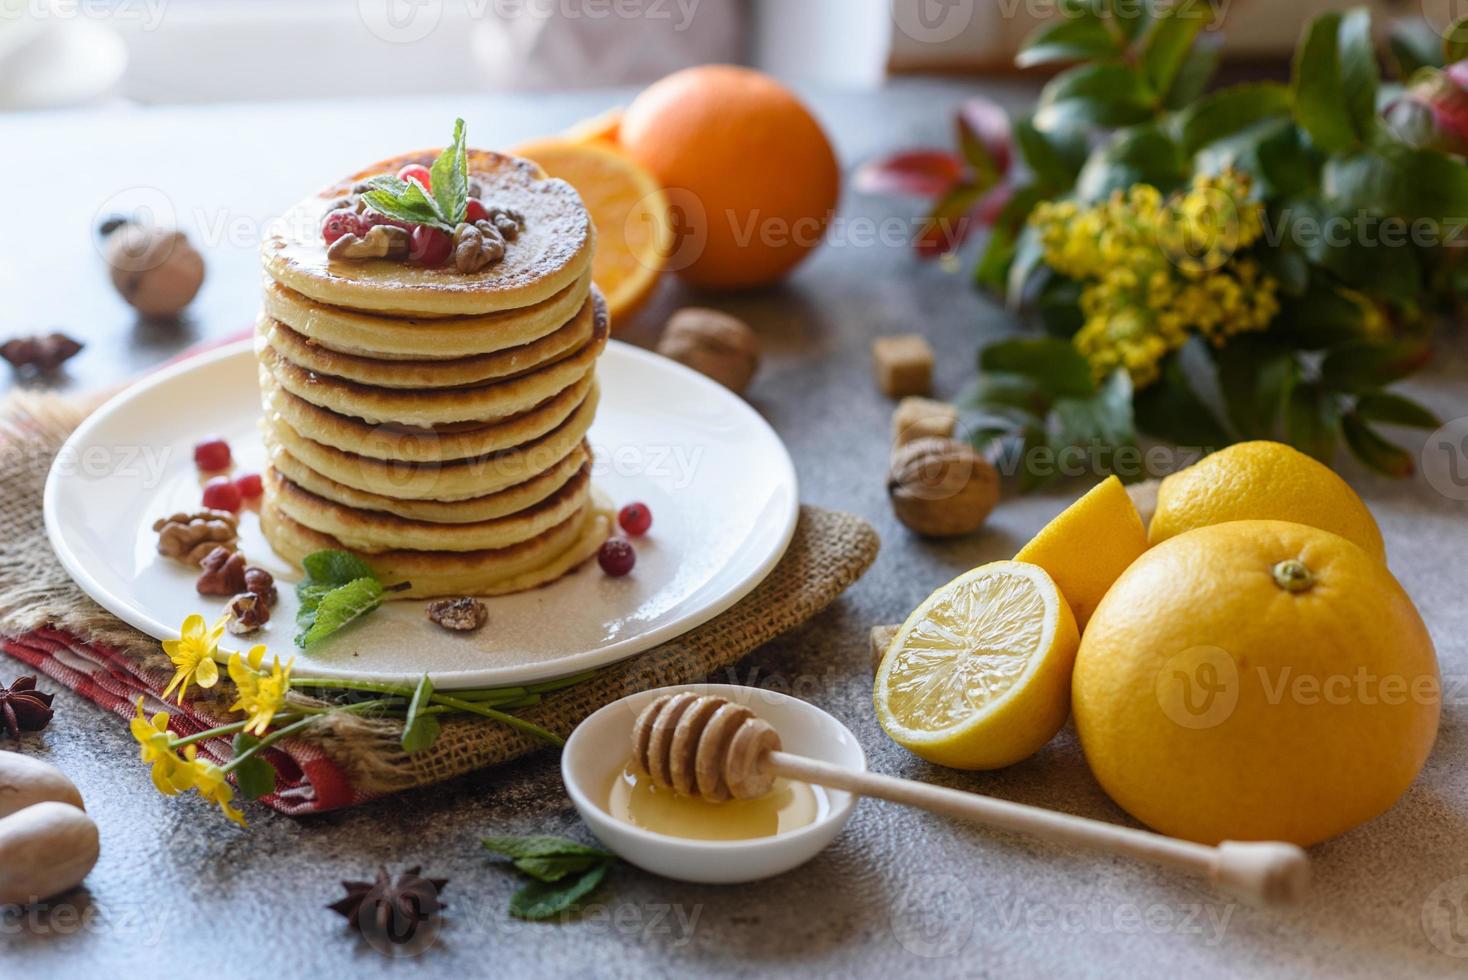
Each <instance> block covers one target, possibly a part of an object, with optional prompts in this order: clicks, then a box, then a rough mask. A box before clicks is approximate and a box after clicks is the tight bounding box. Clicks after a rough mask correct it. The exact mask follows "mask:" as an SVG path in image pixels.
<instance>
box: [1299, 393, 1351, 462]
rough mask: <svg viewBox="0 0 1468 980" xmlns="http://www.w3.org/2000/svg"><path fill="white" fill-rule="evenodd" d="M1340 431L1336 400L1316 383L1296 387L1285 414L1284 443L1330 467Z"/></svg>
mask: <svg viewBox="0 0 1468 980" xmlns="http://www.w3.org/2000/svg"><path fill="white" fill-rule="evenodd" d="M1339 429H1340V412H1339V409H1338V408H1337V405H1336V401H1335V397H1334V396H1333V395H1331V394H1330V393H1329V392H1327V391H1325V390H1324V389H1323V388H1321V387H1320V385H1318V384H1314V383H1302V384H1298V385H1296V386H1295V388H1294V390H1293V391H1291V392H1290V398H1289V403H1288V406H1287V408H1286V411H1285V441H1286V442H1288V443H1289V444H1290V445H1292V446H1294V447H1295V448H1296V449H1298V450H1300V452H1302V453H1305V454H1306V455H1309V456H1313V457H1315V458H1316V459H1318V460H1320V461H1321V462H1322V463H1325V464H1326V465H1327V466H1329V465H1330V462H1331V460H1332V459H1334V458H1335V447H1336V433H1337V432H1338V431H1339Z"/></svg>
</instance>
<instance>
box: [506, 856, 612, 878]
mask: <svg viewBox="0 0 1468 980" xmlns="http://www.w3.org/2000/svg"><path fill="white" fill-rule="evenodd" d="M605 862H606V858H601V857H586V856H577V855H574V854H556V855H553V856H551V857H523V858H516V859H515V870H517V871H520V872H523V873H524V874H527V875H529V876H530V877H532V878H535V879H537V880H538V881H560V880H561V879H562V878H564V877H566V876H567V875H568V874H572V873H574V872H577V871H585V870H586V869H587V868H589V867H591V866H592V865H594V864H603V863H605Z"/></svg>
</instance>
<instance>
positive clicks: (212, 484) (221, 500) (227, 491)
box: [204, 476, 242, 513]
mask: <svg viewBox="0 0 1468 980" xmlns="http://www.w3.org/2000/svg"><path fill="white" fill-rule="evenodd" d="M241 503H242V500H241V498H240V488H239V487H237V486H235V485H234V481H233V480H231V479H230V478H229V477H227V476H216V477H215V478H214V479H212V480H210V481H209V482H208V483H206V484H204V506H205V507H208V508H209V509H210V510H227V511H230V512H231V513H233V512H235V511H238V510H239V509H240V504H241Z"/></svg>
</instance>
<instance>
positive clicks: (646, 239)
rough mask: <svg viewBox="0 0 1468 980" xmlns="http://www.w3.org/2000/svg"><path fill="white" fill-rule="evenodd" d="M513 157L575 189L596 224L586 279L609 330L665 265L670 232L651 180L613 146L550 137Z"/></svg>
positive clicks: (663, 201) (664, 201) (663, 200)
mask: <svg viewBox="0 0 1468 980" xmlns="http://www.w3.org/2000/svg"><path fill="white" fill-rule="evenodd" d="M512 152H514V153H515V154H516V155H517V156H522V157H525V158H526V159H529V160H533V161H535V162H536V163H538V164H540V166H541V168H542V169H544V170H545V172H546V173H548V174H550V175H551V176H552V177H559V178H561V179H562V180H564V181H566V182H567V183H569V184H570V185H571V186H572V187H574V188H576V190H577V191H578V192H580V194H581V198H582V200H584V201H585V202H586V208H587V210H588V211H590V212H591V218H592V220H593V221H594V222H596V232H597V240H596V259H595V261H594V262H593V264H592V267H591V270H592V271H591V275H592V278H593V279H594V280H595V281H596V284H597V285H598V286H600V287H601V291H602V293H603V294H604V295H605V296H606V298H607V306H608V307H609V308H610V311H611V314H612V328H613V329H614V330H615V329H616V327H617V325H618V324H619V322H621V321H622V320H623V319H624V318H626V317H628V316H630V315H631V314H632V313H634V312H636V310H637V309H638V308H639V307H640V306H641V305H642V304H643V303H644V302H646V301H647V299H648V297H649V296H651V295H652V292H653V289H654V288H656V286H657V284H658V280H659V277H660V276H661V275H662V272H663V269H664V268H665V267H666V265H667V262H668V255H669V252H670V250H671V247H672V242H673V226H672V220H671V217H670V214H669V207H668V197H667V195H666V194H664V193H663V189H662V187H661V186H660V185H659V184H658V182H657V179H656V178H654V177H653V175H652V174H650V173H648V172H647V171H646V170H644V169H643V168H642V167H641V166H639V165H638V164H636V163H634V162H633V161H632V160H630V159H628V158H627V157H626V156H625V155H623V154H622V153H621V152H619V151H618V150H617V149H616V148H615V147H614V146H612V145H610V144H608V143H605V142H601V141H595V142H589V143H588V142H575V141H573V140H569V139H566V138H564V137H551V138H548V139H543V140H536V141H534V142H531V143H526V144H523V145H522V146H520V147H518V148H517V149H515V150H514V151H512Z"/></svg>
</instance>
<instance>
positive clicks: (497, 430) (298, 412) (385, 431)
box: [260, 368, 599, 499]
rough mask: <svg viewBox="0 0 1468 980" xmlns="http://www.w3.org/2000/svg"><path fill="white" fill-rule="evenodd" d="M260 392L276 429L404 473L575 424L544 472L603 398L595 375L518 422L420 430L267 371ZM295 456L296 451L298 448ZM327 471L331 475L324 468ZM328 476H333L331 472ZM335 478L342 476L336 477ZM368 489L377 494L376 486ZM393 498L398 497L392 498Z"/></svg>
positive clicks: (522, 443) (475, 456)
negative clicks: (325, 400)
mask: <svg viewBox="0 0 1468 980" xmlns="http://www.w3.org/2000/svg"><path fill="white" fill-rule="evenodd" d="M260 387H261V392H264V406H266V418H267V421H272V424H273V423H275V420H280V421H283V423H286V424H288V425H289V427H291V428H292V430H294V431H295V433H298V434H301V436H304V437H307V439H310V440H313V442H316V443H321V445H324V446H330V447H332V449H339V450H342V452H346V453H352V455H355V456H363V458H367V459H377V461H383V462H388V464H395V465H396V468H398V469H410V468H414V467H418V465H421V464H443V462H454V461H458V459H479V458H483V456H489V455H490V453H499V452H505V450H509V449H517V447H521V446H526V445H527V443H534V442H537V440H540V437H542V436H546V434H549V433H553V431H556V430H559V428H562V427H565V424H567V423H568V421H573V420H574V425H573V427H571V428H574V430H575V433H574V436H575V437H574V439H570V440H568V442H567V440H565V439H562V440H561V442H559V443H558V447H559V452H558V453H556V456H555V459H546V461H545V464H543V465H542V469H543V468H546V467H549V465H551V464H552V462H555V461H556V459H561V456H565V455H567V453H568V452H571V449H573V447H574V446H575V445H577V443H580V442H581V437H583V436H586V430H587V428H590V427H592V418H593V415H595V412H596V402H597V399H599V395H597V393H596V379H595V376H592V374H589V376H586V377H584V379H581V380H580V381H577V384H574V386H573V387H568V389H565V390H564V392H561V393H559V395H556V396H555V398H552V399H551V401H548V402H543V403H540V405H537V406H536V408H533V409H530V411H528V412H524V414H521V415H515V417H511V418H502V420H498V421H493V423H474V424H468V425H437V427H432V428H417V427H407V425H373V424H371V423H366V421H363V420H360V418H351V417H349V415H338V414H336V412H329V411H326V409H324V408H319V406H316V405H311V403H310V402H307V401H302V399H299V398H297V396H295V395H291V393H289V392H286V390H285V389H282V387H280V386H277V384H276V383H275V377H273V376H272V374H270V373H269V371H266V370H264V368H261V370H260ZM564 434H565V433H562V436H564ZM283 445H285V446H286V449H292V447H291V445H289V443H283ZM292 452H295V450H294V449H292ZM297 455H299V453H297ZM301 459H302V461H304V462H307V464H310V465H311V467H313V468H314V469H321V468H320V467H317V465H316V462H314V461H313V459H311V458H307V456H301ZM402 464H407V465H402ZM321 472H327V471H324V469H321ZM536 472H539V471H536ZM327 475H333V474H330V472H327ZM333 478H339V477H335V475H333ZM342 483H346V484H349V486H358V484H355V483H352V481H351V480H342ZM502 486H508V484H502ZM364 489H367V490H371V487H364ZM501 489H502V487H501ZM490 491H492V490H487V489H486V490H477V491H470V493H464V494H458V496H479V494H483V493H490ZM389 496H392V494H390V493H389ZM440 499H446V497H440Z"/></svg>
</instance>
